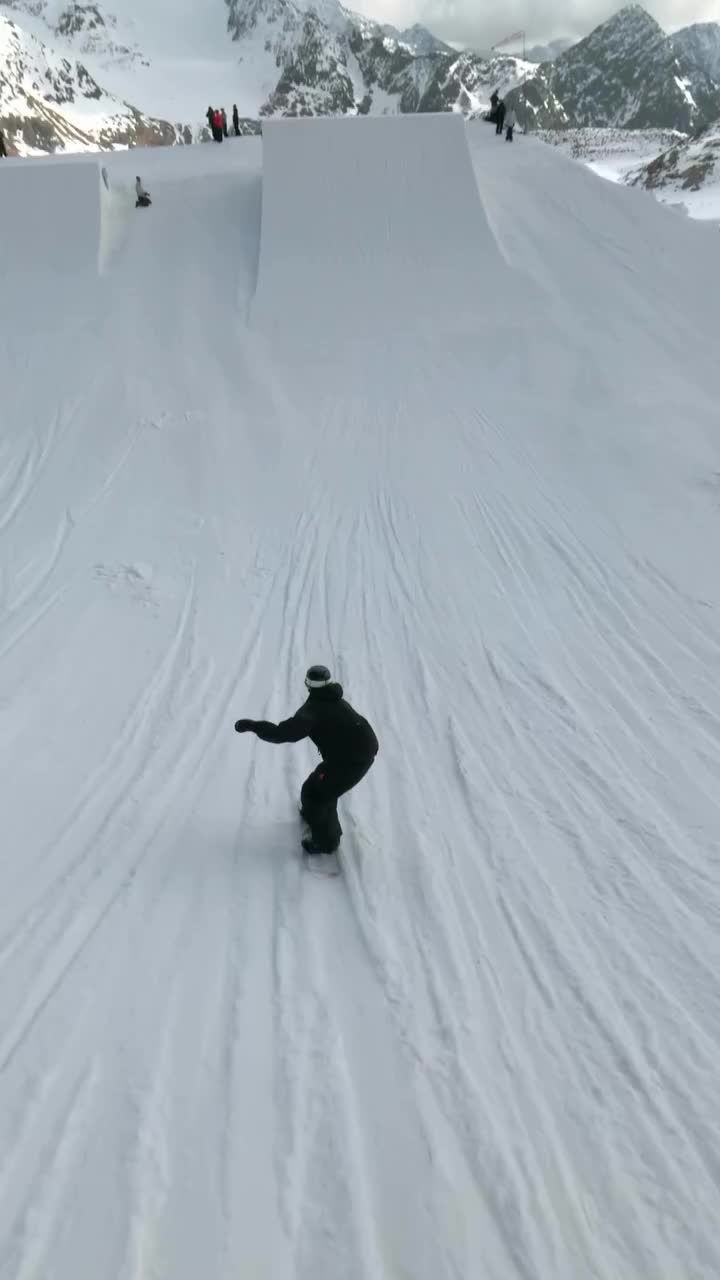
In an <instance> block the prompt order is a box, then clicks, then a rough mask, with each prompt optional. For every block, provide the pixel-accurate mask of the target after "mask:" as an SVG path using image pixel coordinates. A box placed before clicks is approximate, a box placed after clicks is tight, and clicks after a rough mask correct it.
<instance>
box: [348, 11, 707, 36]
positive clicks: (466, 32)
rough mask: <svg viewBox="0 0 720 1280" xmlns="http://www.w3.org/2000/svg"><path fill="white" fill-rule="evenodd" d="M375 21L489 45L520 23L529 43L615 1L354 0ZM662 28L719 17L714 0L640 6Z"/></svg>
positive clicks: (569, 29)
mask: <svg viewBox="0 0 720 1280" xmlns="http://www.w3.org/2000/svg"><path fill="white" fill-rule="evenodd" d="M350 7H351V8H356V9H361V10H362V12H363V13H366V14H367V15H368V16H369V17H371V18H375V19H376V20H377V21H378V22H392V23H393V24H394V25H395V26H397V27H406V26H409V25H410V24H411V23H413V22H422V23H423V24H424V25H425V26H426V27H429V28H430V30H431V31H434V33H435V35H437V36H440V38H441V39H443V40H448V41H452V42H453V43H458V44H460V45H463V46H466V45H469V46H471V47H472V46H477V47H478V48H488V47H489V46H490V45H493V44H495V43H496V42H497V41H499V40H501V39H502V38H503V36H506V35H509V34H510V33H511V32H513V31H516V30H518V29H519V28H520V27H523V26H524V27H525V28H526V30H527V39H528V43H529V44H534V43H535V42H536V41H539V40H548V39H551V38H552V37H553V36H584V35H587V34H588V32H589V31H591V30H592V28H593V27H596V26H597V25H598V23H600V22H604V21H605V19H606V18H609V17H610V16H611V15H612V14H613V13H614V12H616V10H617V9H618V8H620V7H621V5H620V4H613V3H612V0H609V2H608V0H566V2H563V3H560V2H559V0H533V3H532V5H530V4H529V3H528V0H502V2H501V0H485V3H483V4H482V5H481V4H480V3H479V0H360V3H358V0H355V3H354V4H352V3H350ZM645 7H646V8H647V9H648V11H649V12H650V13H652V15H653V17H654V18H656V19H657V21H658V22H659V23H660V25H661V26H663V27H665V28H666V30H669V31H670V30H673V29H675V28H676V27H683V26H686V25H687V24H688V23H691V22H713V21H717V20H718V12H717V3H716V0H653V3H652V4H648V5H646V6H645Z"/></svg>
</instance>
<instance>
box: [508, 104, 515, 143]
mask: <svg viewBox="0 0 720 1280" xmlns="http://www.w3.org/2000/svg"><path fill="white" fill-rule="evenodd" d="M516 124H517V115H516V113H515V108H514V107H510V108H509V109H508V111H507V114H506V116H505V141H506V142H512V140H513V133H514V131H515V125H516Z"/></svg>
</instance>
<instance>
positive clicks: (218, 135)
mask: <svg viewBox="0 0 720 1280" xmlns="http://www.w3.org/2000/svg"><path fill="white" fill-rule="evenodd" d="M213 120H214V123H215V128H214V129H213V138H214V139H215V141H216V142H222V140H223V122H222V111H220V109H219V108H218V110H217V111H216V112H215V115H214V116H213Z"/></svg>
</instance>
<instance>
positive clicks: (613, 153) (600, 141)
mask: <svg viewBox="0 0 720 1280" xmlns="http://www.w3.org/2000/svg"><path fill="white" fill-rule="evenodd" d="M537 137H538V138H539V140H540V141H541V142H545V143H547V144H548V145H549V146H551V147H556V148H558V149H559V150H561V151H563V152H565V154H566V155H569V156H572V158H573V160H579V161H580V162H581V163H582V164H585V165H587V167H588V168H589V169H592V170H593V171H594V172H595V173H598V174H600V175H601V176H602V177H605V178H611V179H612V180H613V181H615V182H621V181H624V179H625V178H626V177H627V175H628V174H630V173H637V171H638V169H639V168H640V167H641V166H642V165H646V164H649V162H650V161H651V160H654V159H655V157H656V156H658V155H659V154H660V153H661V152H662V151H666V150H667V149H668V148H669V147H675V146H678V145H680V144H682V143H684V142H685V141H686V136H685V134H682V133H677V132H676V131H675V130H673V129H539V130H538V132H537Z"/></svg>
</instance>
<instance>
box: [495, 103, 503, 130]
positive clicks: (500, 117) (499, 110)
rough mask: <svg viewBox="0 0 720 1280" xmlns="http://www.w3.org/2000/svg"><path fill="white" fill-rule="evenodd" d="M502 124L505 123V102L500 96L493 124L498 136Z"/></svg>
mask: <svg viewBox="0 0 720 1280" xmlns="http://www.w3.org/2000/svg"><path fill="white" fill-rule="evenodd" d="M504 124H505V103H504V102H503V100H502V98H501V99H500V101H499V102H498V106H497V124H496V126H495V132H496V134H497V135H498V137H499V136H500V134H502V131H503V125H504Z"/></svg>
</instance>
